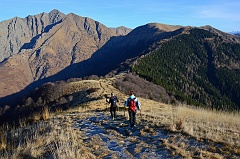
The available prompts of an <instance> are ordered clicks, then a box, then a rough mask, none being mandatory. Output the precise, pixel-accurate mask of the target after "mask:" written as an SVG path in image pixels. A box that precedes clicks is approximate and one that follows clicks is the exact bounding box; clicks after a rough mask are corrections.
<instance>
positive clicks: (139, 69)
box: [132, 28, 240, 110]
mask: <svg viewBox="0 0 240 159" xmlns="http://www.w3.org/2000/svg"><path fill="white" fill-rule="evenodd" d="M185 32H186V33H185V34H182V35H179V36H177V37H174V38H173V39H172V40H170V41H166V42H162V43H158V47H157V48H156V49H155V50H154V51H152V52H151V53H149V54H148V55H147V56H144V57H142V58H141V59H140V60H138V61H137V63H136V64H135V65H134V66H133V67H132V70H133V71H134V72H136V73H137V74H138V75H140V76H141V77H143V78H146V79H148V80H149V81H152V82H154V83H156V84H158V85H161V86H163V87H164V88H165V89H166V90H168V91H171V92H172V93H173V95H174V96H175V97H176V99H177V100H180V101H183V102H186V103H187V104H191V105H200V106H204V107H210V108H212V109H226V110H227V109H235V110H236V109H239V108H240V105H239V103H240V100H239V99H240V83H239V79H240V60H239V57H240V44H239V43H234V42H231V41H227V39H225V38H224V37H223V36H219V35H218V34H215V33H212V32H208V31H205V30H202V29H197V28H196V29H189V30H187V31H185Z"/></svg>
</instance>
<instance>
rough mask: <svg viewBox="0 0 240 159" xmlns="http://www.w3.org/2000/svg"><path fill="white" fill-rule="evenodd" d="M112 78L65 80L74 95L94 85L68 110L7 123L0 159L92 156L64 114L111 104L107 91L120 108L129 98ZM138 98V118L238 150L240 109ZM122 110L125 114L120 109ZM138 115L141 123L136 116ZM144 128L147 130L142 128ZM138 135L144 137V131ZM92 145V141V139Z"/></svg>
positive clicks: (173, 146) (178, 148) (179, 147)
mask: <svg viewBox="0 0 240 159" xmlns="http://www.w3.org/2000/svg"><path fill="white" fill-rule="evenodd" d="M112 80H114V79H101V80H88V81H80V82H72V83H69V84H68V87H66V88H65V89H64V90H65V91H66V94H72V93H73V92H78V91H79V90H81V89H84V90H86V89H90V88H98V89H96V90H97V91H95V92H92V93H90V94H88V95H87V96H79V101H76V103H74V104H75V105H76V107H75V108H72V109H70V110H68V111H66V112H62V110H59V111H58V112H56V113H55V114H50V113H49V111H48V108H46V109H44V110H43V111H42V112H41V113H40V114H37V115H36V116H35V117H33V119H34V120H35V121H38V120H39V119H40V118H42V119H44V120H45V121H41V122H37V123H35V124H33V125H32V126H27V125H26V124H25V122H24V121H19V122H20V125H21V128H18V129H13V130H9V129H8V128H7V126H5V127H6V129H1V134H0V150H4V151H0V152H1V153H0V158H21V157H22V158H24V157H25V158H28V157H32V158H39V157H47V156H51V157H53V158H96V156H94V155H93V154H92V150H90V149H89V148H87V146H86V145H85V144H86V143H84V142H83V140H84V135H83V134H82V133H81V131H79V130H76V129H75V128H74V127H73V126H72V123H73V118H72V117H71V116H68V115H66V114H69V113H73V112H84V111H86V110H89V109H90V110H104V109H106V108H108V107H109V105H108V104H106V102H105V98H104V95H106V94H107V95H110V93H111V92H114V93H115V94H116V95H117V96H118V98H119V100H120V103H119V106H120V107H123V102H124V101H125V100H126V99H127V97H128V96H127V95H125V94H123V93H121V92H120V91H119V90H117V89H116V88H114V87H112ZM86 98H89V99H94V98H96V99H97V100H93V101H86V102H85V103H84V104H81V105H79V104H78V103H81V102H82V101H85V100H86ZM139 101H140V102H141V104H142V110H141V114H142V119H144V120H146V121H149V122H151V123H153V124H154V125H156V126H159V127H161V128H165V129H167V130H170V131H177V132H181V133H183V134H188V135H190V136H192V137H195V138H196V139H199V140H201V139H209V140H212V141H215V142H222V143H225V144H227V145H229V147H226V148H225V149H229V150H231V151H233V152H234V153H236V154H240V122H239V121H240V114H239V113H235V114H234V113H227V112H218V111H212V110H206V109H200V108H194V107H188V106H184V105H179V106H172V105H168V104H163V103H159V102H155V101H152V100H148V99H143V98H139ZM121 113H122V114H123V112H121ZM75 118H77V116H76V117H75ZM137 119H138V122H139V121H140V118H139V116H138V118H137ZM146 130H148V129H147V128H146ZM148 131H149V132H150V131H151V130H150V129H149V130H148ZM23 132H28V133H23ZM142 133H143V135H144V132H142ZM7 134H8V135H9V134H10V136H11V140H8V141H7V140H6V138H7ZM23 134H25V136H24V135H23ZM26 134H27V135H26ZM8 137H9V136H8ZM20 140H21V142H20ZM162 143H163V144H164V145H165V146H166V147H169V148H170V149H174V150H175V151H174V152H177V153H179V154H181V155H182V156H183V157H186V158H187V157H191V156H192V154H191V153H190V152H188V151H186V149H185V148H186V146H187V145H184V144H183V143H181V142H179V143H178V144H179V145H176V143H174V142H171V141H170V140H166V141H162ZM92 144H93V145H94V143H92ZM212 149H214V147H212ZM223 151H227V150H223ZM10 152H12V153H10ZM196 152H197V153H199V154H200V156H202V157H203V158H208V157H209V156H211V157H213V158H214V157H215V158H218V157H219V158H220V157H221V156H218V154H210V152H205V151H201V150H200V149H199V150H196Z"/></svg>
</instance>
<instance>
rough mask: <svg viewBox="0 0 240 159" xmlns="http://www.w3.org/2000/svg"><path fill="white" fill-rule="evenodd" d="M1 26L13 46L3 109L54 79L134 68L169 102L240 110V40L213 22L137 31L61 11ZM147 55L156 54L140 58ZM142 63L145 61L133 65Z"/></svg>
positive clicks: (5, 65) (5, 70) (4, 67)
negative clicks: (165, 93)
mask: <svg viewBox="0 0 240 159" xmlns="http://www.w3.org/2000/svg"><path fill="white" fill-rule="evenodd" d="M1 25H2V26H3V29H2V30H1V32H2V34H1V39H0V40H1V41H0V42H1V43H0V45H2V46H7V47H2V49H3V50H2V52H8V53H10V54H1V55H3V56H2V58H3V59H4V60H3V61H2V62H1V63H0V72H2V73H1V74H0V79H1V80H0V88H1V92H0V103H1V105H0V106H2V107H3V106H5V105H7V106H12V107H16V106H17V105H21V104H23V103H22V101H23V99H24V98H26V97H27V96H29V94H30V92H32V91H33V90H35V89H36V88H37V87H40V86H42V85H43V84H45V83H48V82H56V81H67V80H69V79H71V78H85V77H86V76H98V77H104V76H107V77H108V76H114V75H117V74H118V73H121V72H129V71H131V70H133V71H134V72H136V73H137V74H139V75H140V77H143V78H145V79H147V80H149V81H150V82H154V83H155V84H158V85H159V86H160V87H162V88H163V89H165V90H166V92H167V94H168V95H167V96H170V97H171V98H168V97H167V96H166V97H167V98H166V99H164V98H162V97H160V99H161V100H162V101H166V102H165V103H167V102H171V103H179V102H180V103H187V104H192V105H198V106H204V107H211V108H212V109H215V108H217V109H231V110H236V109H238V108H239V81H238V79H239V65H240V64H239V44H240V38H239V37H238V36H234V35H231V34H228V33H224V32H222V31H220V30H217V29H215V28H212V27H211V26H203V27H199V28H197V27H184V26H179V25H176V26H173V25H166V24H159V23H149V24H145V25H142V26H139V27H137V28H135V29H133V30H131V29H128V28H125V27H118V28H107V27H106V26H105V25H103V24H101V23H100V22H97V21H94V20H93V19H91V18H88V17H81V16H78V15H76V14H74V13H70V14H68V15H64V14H62V13H61V12H59V11H57V10H53V11H52V12H50V13H49V14H46V13H41V14H39V15H35V16H28V17H26V18H23V19H21V18H17V17H16V18H13V19H11V20H8V21H4V22H1ZM7 26H8V27H7ZM6 28H7V30H6ZM18 28H23V29H21V30H19V29H18ZM20 37H21V38H20ZM9 46H12V47H9ZM156 52H158V53H156ZM156 54H157V55H156ZM146 55H148V56H146ZM145 57H146V58H147V57H151V58H152V59H149V60H148V59H147V60H148V61H147V62H146V63H145V62H143V63H144V64H142V63H141V62H138V61H139V60H138V59H139V58H140V59H143V60H144V59H145ZM152 60H156V61H155V62H149V61H152ZM136 61H137V62H136ZM140 61H141V60H140ZM135 63H140V64H141V66H140V65H138V64H137V65H136V67H135V68H131V67H132V65H133V64H135ZM146 68H147V69H146ZM136 69H137V70H136Z"/></svg>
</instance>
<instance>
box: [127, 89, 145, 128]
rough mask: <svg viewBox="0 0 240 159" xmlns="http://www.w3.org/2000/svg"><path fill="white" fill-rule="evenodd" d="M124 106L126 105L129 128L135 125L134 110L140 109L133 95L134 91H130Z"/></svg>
mask: <svg viewBox="0 0 240 159" xmlns="http://www.w3.org/2000/svg"><path fill="white" fill-rule="evenodd" d="M125 106H126V107H128V113H129V121H130V127H131V129H132V128H133V127H135V126H136V112H137V109H138V110H141V107H140V106H141V104H140V102H139V101H138V99H137V97H135V95H134V92H133V91H130V97H129V98H128V99H127V101H126V102H125Z"/></svg>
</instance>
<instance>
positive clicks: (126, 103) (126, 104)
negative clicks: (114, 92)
mask: <svg viewBox="0 0 240 159" xmlns="http://www.w3.org/2000/svg"><path fill="white" fill-rule="evenodd" d="M128 101H129V99H127V100H126V102H125V104H124V106H125V107H128Z"/></svg>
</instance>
